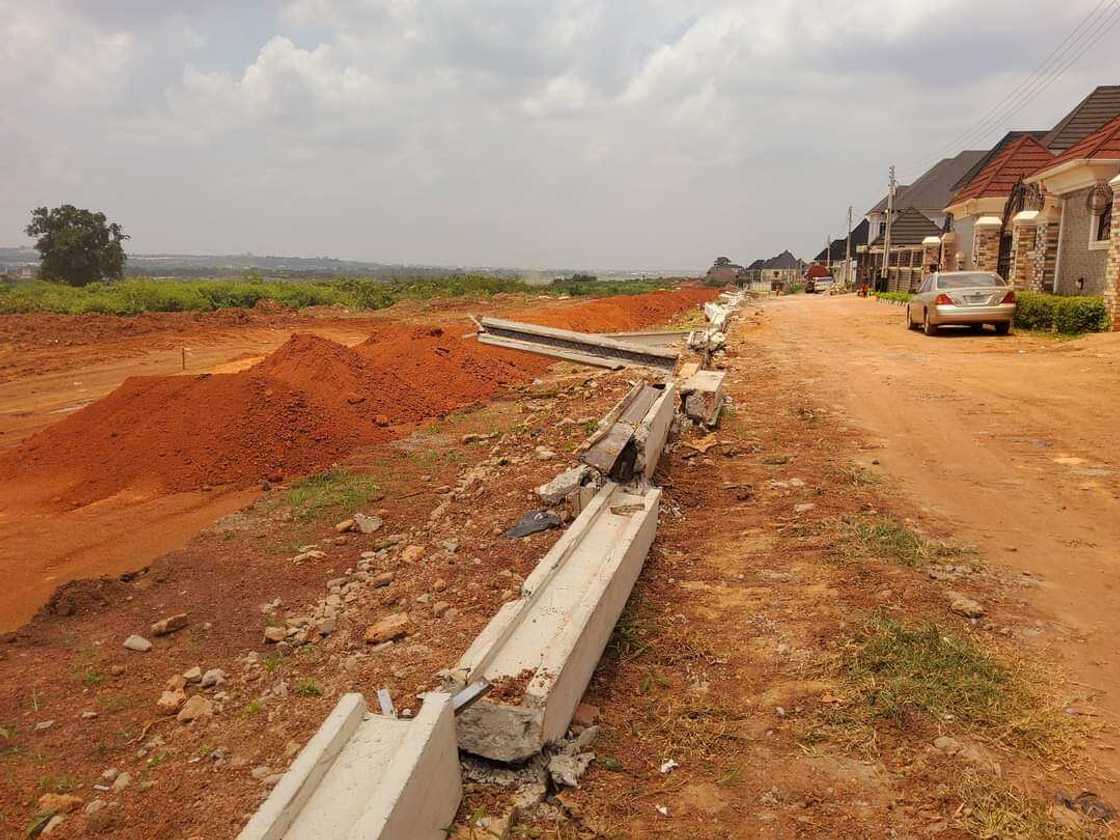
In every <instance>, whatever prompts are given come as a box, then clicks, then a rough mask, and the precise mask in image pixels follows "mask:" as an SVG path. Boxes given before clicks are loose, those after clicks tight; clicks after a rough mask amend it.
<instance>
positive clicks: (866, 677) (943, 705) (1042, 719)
mask: <svg viewBox="0 0 1120 840" xmlns="http://www.w3.org/2000/svg"><path fill="white" fill-rule="evenodd" d="M840 671H841V676H842V678H843V680H844V682H845V683H846V687H845V689H846V690H845V694H847V695H849V696H851V697H852V698H853V700H852V702H851V703H849V704H847V705H845V706H841V707H838V708H836V709H834V710H832V711H829V712H826V713H825V714H826V720H827V725H829V726H834V727H837V728H839V729H847V730H848V733H849V734H851V730H852V729H853V728H856V729H859V728H860V727H870V728H872V729H874V728H875V727H877V726H878V725H883V724H887V725H895V726H897V727H899V728H900V729H902V730H906V729H908V728H909V725H910V724H911V723H912V722H914V721H915V720H918V721H920V720H926V721H928V722H933V721H937V722H939V725H940V727H942V728H944V727H950V728H956V729H962V730H965V731H967V732H970V733H971V734H973V735H974V736H976V737H979V738H981V739H983V740H985V741H987V742H989V743H992V744H996V745H999V746H1003V747H1008V748H1013V749H1016V750H1018V751H1020V752H1022V753H1024V754H1026V755H1030V756H1036V757H1046V758H1048V759H1050V760H1059V761H1060V760H1063V759H1065V758H1066V757H1068V756H1069V755H1070V754H1071V752H1072V750H1073V747H1074V744H1075V735H1076V730H1077V726H1078V725H1077V723H1076V722H1075V721H1074V720H1073V719H1072V718H1070V717H1068V716H1067V715H1064V714H1062V712H1061V709H1060V708H1059V706H1058V705H1057V704H1055V703H1052V702H1050V701H1049V700H1047V699H1046V697H1045V696H1044V695H1043V693H1042V692H1041V691H1040V689H1039V686H1040V685H1045V684H1046V683H1044V682H1043V678H1042V676H1041V675H1039V674H1034V673H1027V672H1026V671H1025V670H1023V669H1021V668H1018V667H1012V666H1009V665H1008V664H1006V663H1004V662H1002V661H1000V660H999V659H997V658H996V657H995V656H993V655H992V654H991V653H989V652H988V651H986V650H984V649H983V648H982V647H981V646H980V645H978V644H976V642H974V641H972V640H971V639H968V638H964V637H962V636H958V635H956V634H954V633H952V632H950V631H949V630H947V629H946V628H944V627H941V626H939V625H937V624H933V623H929V622H925V623H917V624H904V623H901V622H898V621H895V620H894V619H891V618H886V617H884V616H881V615H876V616H873V617H871V618H870V619H868V620H867V621H866V622H865V623H864V624H863V626H862V627H861V628H860V629H859V630H858V631H857V632H856V634H855V635H854V636H853V637H852V639H851V640H850V641H849V643H848V645H847V650H846V652H845V653H844V655H843V656H842V658H841V664H840ZM865 734H866V733H865Z"/></svg>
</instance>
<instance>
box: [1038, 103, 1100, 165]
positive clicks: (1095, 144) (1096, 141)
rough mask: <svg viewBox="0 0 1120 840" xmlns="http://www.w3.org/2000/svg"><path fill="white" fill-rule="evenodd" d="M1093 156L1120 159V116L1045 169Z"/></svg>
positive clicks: (1055, 159) (1071, 148)
mask: <svg viewBox="0 0 1120 840" xmlns="http://www.w3.org/2000/svg"><path fill="white" fill-rule="evenodd" d="M1092 158H1108V159H1115V160H1120V116H1118V117H1114V118H1113V119H1112V120H1110V121H1109V122H1107V123H1105V125H1104V127H1103V128H1101V129H1100V130H1099V131H1097V132H1094V133H1093V134H1090V135H1089V136H1088V137H1086V138H1085V139H1084V140H1082V141H1081V142H1080V143H1078V144H1077V145H1075V146H1071V147H1070V148H1069V149H1067V150H1066V151H1064V152H1063V153H1062V154H1060V155H1058V156H1057V157H1056V158H1054V160H1052V161H1051V162H1050V163H1049V164H1048V165H1047V166H1046V169H1045V170H1040V171H1048V170H1051V169H1053V168H1054V167H1055V166H1060V165H1061V164H1063V163H1068V162H1069V161H1071V160H1082V159H1085V160H1089V159H1092Z"/></svg>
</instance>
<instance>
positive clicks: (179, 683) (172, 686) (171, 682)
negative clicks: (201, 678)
mask: <svg viewBox="0 0 1120 840" xmlns="http://www.w3.org/2000/svg"><path fill="white" fill-rule="evenodd" d="M186 687H187V678H186V677H184V676H183V675H182V674H175V675H174V676H172V677H171V678H170V679H168V681H167V683H166V684H165V685H164V690H165V691H182V690H183V689H184V688H186Z"/></svg>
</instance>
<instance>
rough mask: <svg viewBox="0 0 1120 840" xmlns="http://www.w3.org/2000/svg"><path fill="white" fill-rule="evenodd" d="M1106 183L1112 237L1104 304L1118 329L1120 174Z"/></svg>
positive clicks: (1114, 328) (1109, 248) (1107, 263)
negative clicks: (1110, 198) (1119, 209)
mask: <svg viewBox="0 0 1120 840" xmlns="http://www.w3.org/2000/svg"><path fill="white" fill-rule="evenodd" d="M1108 185H1109V186H1110V187H1112V195H1113V202H1114V203H1113V205H1112V238H1111V244H1110V245H1109V246H1108V261H1107V262H1106V263H1105V270H1104V306H1105V309H1106V310H1108V317H1109V320H1110V322H1111V324H1112V329H1113V330H1120V219H1118V218H1117V214H1116V205H1115V199H1116V198H1117V197H1118V196H1120V175H1117V176H1116V177H1115V178H1113V179H1112V180H1111V181H1109V182H1108Z"/></svg>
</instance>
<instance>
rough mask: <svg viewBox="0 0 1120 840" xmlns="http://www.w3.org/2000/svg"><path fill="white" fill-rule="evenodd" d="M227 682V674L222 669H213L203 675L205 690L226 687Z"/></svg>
mask: <svg viewBox="0 0 1120 840" xmlns="http://www.w3.org/2000/svg"><path fill="white" fill-rule="evenodd" d="M225 681H226V672H225V671H223V670H222V669H221V668H211V669H210V670H209V671H207V672H206V673H205V674H203V675H202V687H203V688H217V687H218V686H220V685H224V684H225Z"/></svg>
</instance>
